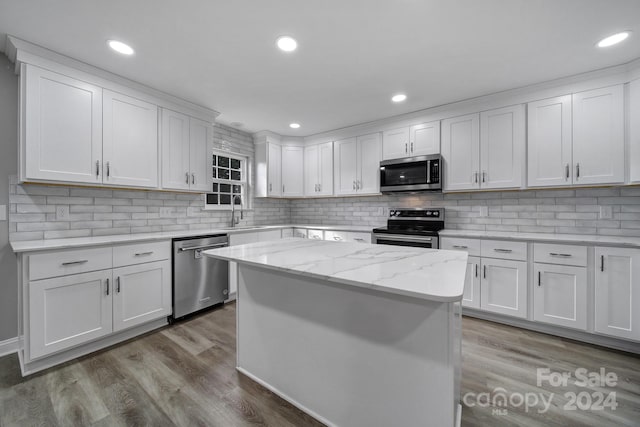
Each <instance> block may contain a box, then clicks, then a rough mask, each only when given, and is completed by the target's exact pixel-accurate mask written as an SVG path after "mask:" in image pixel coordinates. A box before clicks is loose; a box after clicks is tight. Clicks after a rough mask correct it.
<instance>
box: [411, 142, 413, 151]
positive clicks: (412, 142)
mask: <svg viewBox="0 0 640 427" xmlns="http://www.w3.org/2000/svg"><path fill="white" fill-rule="evenodd" d="M411 152H412V153H413V142H412V143H411Z"/></svg>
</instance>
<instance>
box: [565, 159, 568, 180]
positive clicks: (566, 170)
mask: <svg viewBox="0 0 640 427" xmlns="http://www.w3.org/2000/svg"><path fill="white" fill-rule="evenodd" d="M564 172H565V181H567V180H569V163H567V164H566V165H565V167H564Z"/></svg>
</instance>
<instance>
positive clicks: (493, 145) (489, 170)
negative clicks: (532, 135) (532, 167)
mask: <svg viewBox="0 0 640 427" xmlns="http://www.w3.org/2000/svg"><path fill="white" fill-rule="evenodd" d="M524 146H525V128H524V105H514V106H510V107H505V108H499V109H497V110H490V111H484V112H482V113H480V171H481V172H480V173H481V179H480V188H485V189H489V188H517V187H520V186H521V185H522V170H523V169H522V167H523V162H524Z"/></svg>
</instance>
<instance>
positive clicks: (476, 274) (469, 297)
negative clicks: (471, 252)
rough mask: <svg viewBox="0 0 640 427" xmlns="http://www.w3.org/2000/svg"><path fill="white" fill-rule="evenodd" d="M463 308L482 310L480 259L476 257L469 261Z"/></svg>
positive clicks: (470, 258) (471, 257)
mask: <svg viewBox="0 0 640 427" xmlns="http://www.w3.org/2000/svg"><path fill="white" fill-rule="evenodd" d="M462 306H463V307H470V308H480V258H478V257H475V256H470V257H469V258H468V260H467V275H466V277H465V279H464V293H463V294H462Z"/></svg>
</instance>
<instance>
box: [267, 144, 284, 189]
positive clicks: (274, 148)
mask: <svg viewBox="0 0 640 427" xmlns="http://www.w3.org/2000/svg"><path fill="white" fill-rule="evenodd" d="M281 185H282V148H281V147H280V146H279V145H277V144H272V143H269V142H267V195H269V196H280V195H282V188H281Z"/></svg>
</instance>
